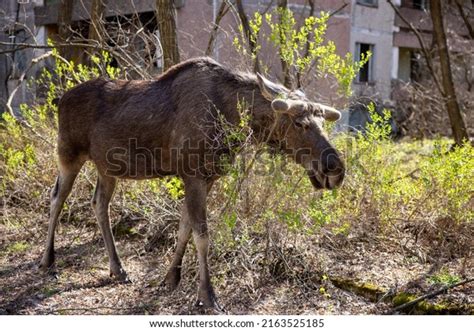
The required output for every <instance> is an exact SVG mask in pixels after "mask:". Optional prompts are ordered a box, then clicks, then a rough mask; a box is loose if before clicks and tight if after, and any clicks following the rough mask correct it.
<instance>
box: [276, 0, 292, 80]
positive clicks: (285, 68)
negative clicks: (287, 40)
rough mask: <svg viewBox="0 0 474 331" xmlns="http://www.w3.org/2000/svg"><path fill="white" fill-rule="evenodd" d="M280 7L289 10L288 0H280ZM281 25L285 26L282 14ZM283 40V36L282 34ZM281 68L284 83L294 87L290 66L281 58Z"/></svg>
mask: <svg viewBox="0 0 474 331" xmlns="http://www.w3.org/2000/svg"><path fill="white" fill-rule="evenodd" d="M278 7H279V8H281V9H283V10H288V0H278ZM280 25H282V26H283V18H282V16H281V15H280ZM280 38H281V40H283V36H280ZM281 70H282V72H283V85H285V86H286V87H287V88H289V89H291V88H292V87H293V77H292V76H291V72H290V66H289V65H288V63H286V62H285V61H284V60H283V58H281Z"/></svg>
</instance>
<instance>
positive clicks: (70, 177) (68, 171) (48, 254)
mask: <svg viewBox="0 0 474 331" xmlns="http://www.w3.org/2000/svg"><path fill="white" fill-rule="evenodd" d="M82 164H83V163H78V164H77V165H72V166H65V165H62V164H61V163H60V166H59V175H58V177H57V178H56V183H55V184H54V187H53V189H52V191H51V205H50V212H49V225H48V238H47V240H46V249H45V251H44V253H43V258H42V259H41V262H40V268H41V269H42V270H44V271H47V270H48V269H50V268H51V267H52V265H53V264H54V234H55V231H56V226H57V225H58V218H59V214H60V213H61V209H62V208H63V205H64V201H66V198H67V197H68V195H69V193H71V190H72V186H73V184H74V180H75V179H76V177H77V174H78V173H79V171H80V170H81V167H82Z"/></svg>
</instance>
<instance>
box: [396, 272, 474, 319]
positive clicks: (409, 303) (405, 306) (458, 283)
mask: <svg viewBox="0 0 474 331" xmlns="http://www.w3.org/2000/svg"><path fill="white" fill-rule="evenodd" d="M472 281H474V278H468V279H465V280H463V281H460V282H457V283H455V284H451V285H446V286H443V287H442V288H440V289H439V290H436V291H433V292H431V293H428V294H425V295H422V296H421V297H418V298H416V299H414V300H412V301H409V302H407V303H404V304H402V305H400V306H397V307H395V308H394V309H393V310H392V313H394V312H397V311H402V310H405V309H407V308H410V307H412V306H414V305H416V304H417V303H418V302H420V301H423V300H426V299H431V298H434V297H435V296H438V295H440V294H441V293H443V292H446V291H447V290H450V289H452V288H455V287H458V286H461V285H464V284H467V283H470V282H472Z"/></svg>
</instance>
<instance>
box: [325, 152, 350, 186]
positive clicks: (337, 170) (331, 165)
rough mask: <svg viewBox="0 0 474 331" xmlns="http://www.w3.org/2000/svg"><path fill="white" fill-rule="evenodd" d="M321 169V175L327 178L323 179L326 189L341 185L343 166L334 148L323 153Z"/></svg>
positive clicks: (343, 172)
mask: <svg viewBox="0 0 474 331" xmlns="http://www.w3.org/2000/svg"><path fill="white" fill-rule="evenodd" d="M321 170H322V174H323V176H325V177H326V178H327V180H326V181H325V186H326V188H327V189H333V188H336V187H339V186H341V184H342V181H343V180H344V175H345V167H344V163H343V162H342V160H341V158H340V157H339V155H338V154H337V152H336V151H335V150H332V151H329V152H328V153H326V155H324V159H323V162H322V169H321Z"/></svg>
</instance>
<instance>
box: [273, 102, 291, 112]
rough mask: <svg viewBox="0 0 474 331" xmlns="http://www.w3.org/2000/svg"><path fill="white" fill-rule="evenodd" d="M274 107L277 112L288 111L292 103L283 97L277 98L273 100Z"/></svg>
mask: <svg viewBox="0 0 474 331" xmlns="http://www.w3.org/2000/svg"><path fill="white" fill-rule="evenodd" d="M272 109H273V110H274V111H276V112H286V111H288V109H290V104H289V103H288V102H287V101H286V100H283V99H275V100H273V101H272Z"/></svg>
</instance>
